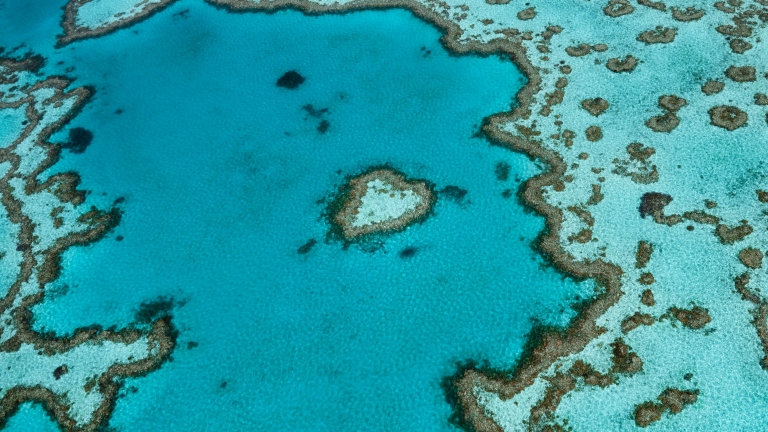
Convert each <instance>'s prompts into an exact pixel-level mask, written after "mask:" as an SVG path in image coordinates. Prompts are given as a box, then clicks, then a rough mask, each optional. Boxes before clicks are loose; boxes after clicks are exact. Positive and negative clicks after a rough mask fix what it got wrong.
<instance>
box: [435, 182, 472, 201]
mask: <svg viewBox="0 0 768 432" xmlns="http://www.w3.org/2000/svg"><path fill="white" fill-rule="evenodd" d="M467 192H468V191H467V190H466V189H462V188H460V187H458V186H453V185H448V186H446V187H444V188H443V189H441V190H440V194H441V195H444V196H445V197H446V198H448V199H451V200H453V201H455V202H461V201H463V200H464V197H465V196H466V195H467Z"/></svg>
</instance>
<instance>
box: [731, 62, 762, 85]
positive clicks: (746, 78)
mask: <svg viewBox="0 0 768 432" xmlns="http://www.w3.org/2000/svg"><path fill="white" fill-rule="evenodd" d="M725 76H727V77H728V78H730V79H732V80H733V81H736V82H739V83H743V82H753V81H756V80H757V78H756V71H755V68H754V67H753V66H730V67H729V68H728V69H726V70H725Z"/></svg>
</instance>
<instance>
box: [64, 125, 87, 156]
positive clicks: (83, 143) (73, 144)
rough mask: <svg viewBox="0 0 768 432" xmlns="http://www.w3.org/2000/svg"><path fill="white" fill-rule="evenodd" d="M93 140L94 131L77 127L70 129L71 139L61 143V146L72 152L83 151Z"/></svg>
mask: <svg viewBox="0 0 768 432" xmlns="http://www.w3.org/2000/svg"><path fill="white" fill-rule="evenodd" d="M91 141H93V133H92V132H91V131H89V130H88V129H85V128H81V127H76V128H72V129H70V130H69V141H67V142H65V143H63V144H61V147H62V148H65V149H67V150H69V151H71V152H72V153H82V152H84V151H85V149H86V148H88V146H89V145H91Z"/></svg>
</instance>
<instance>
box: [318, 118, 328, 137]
mask: <svg viewBox="0 0 768 432" xmlns="http://www.w3.org/2000/svg"><path fill="white" fill-rule="evenodd" d="M330 127H331V122H329V121H328V120H323V121H321V122H320V124H319V125H317V131H318V132H320V133H321V134H324V133H326V132H328V128H330Z"/></svg>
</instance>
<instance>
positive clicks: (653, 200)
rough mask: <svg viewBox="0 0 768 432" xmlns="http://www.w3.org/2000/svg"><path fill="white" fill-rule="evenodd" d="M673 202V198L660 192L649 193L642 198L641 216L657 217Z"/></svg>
mask: <svg viewBox="0 0 768 432" xmlns="http://www.w3.org/2000/svg"><path fill="white" fill-rule="evenodd" d="M671 202H672V197H671V196H669V195H667V194H663V193H658V192H648V193H645V194H643V197H642V198H640V216H641V217H643V218H645V217H646V216H647V215H651V216H653V215H655V214H656V213H661V212H663V211H664V207H666V206H667V204H669V203H671Z"/></svg>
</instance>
